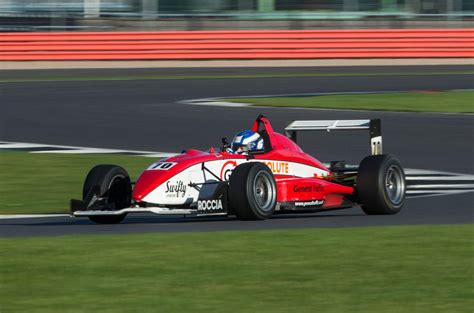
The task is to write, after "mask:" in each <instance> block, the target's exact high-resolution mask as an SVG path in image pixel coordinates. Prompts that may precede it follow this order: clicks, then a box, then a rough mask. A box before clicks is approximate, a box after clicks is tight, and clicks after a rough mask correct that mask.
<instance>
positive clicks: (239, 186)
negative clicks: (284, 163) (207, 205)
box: [229, 162, 277, 220]
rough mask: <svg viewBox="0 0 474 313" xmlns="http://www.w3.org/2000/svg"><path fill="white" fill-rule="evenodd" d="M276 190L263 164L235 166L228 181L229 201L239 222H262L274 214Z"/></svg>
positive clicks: (270, 175) (253, 163)
mask: <svg viewBox="0 0 474 313" xmlns="http://www.w3.org/2000/svg"><path fill="white" fill-rule="evenodd" d="M276 197H277V189H276V183H275V178H274V177H273V174H272V172H271V171H270V169H269V168H268V166H266V165H265V164H263V163H260V162H250V163H244V164H241V165H239V166H237V167H236V168H235V169H234V171H233V172H232V175H231V176H230V180H229V201H230V206H231V207H232V210H233V211H234V212H235V215H236V216H237V217H238V218H239V219H241V220H264V219H267V218H269V217H270V216H272V215H273V213H274V212H275V206H276Z"/></svg>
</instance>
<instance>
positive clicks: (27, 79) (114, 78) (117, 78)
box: [0, 71, 474, 83]
mask: <svg viewBox="0 0 474 313" xmlns="http://www.w3.org/2000/svg"><path fill="white" fill-rule="evenodd" d="M473 74H474V71H442V72H422V71H419V72H409V71H407V72H385V73H380V72H368V73H364V72H361V73H298V72H293V73H285V72H283V73H281V72H280V73H265V72H261V73H249V74H215V73H209V74H208V73H203V74H196V75H182V74H168V75H126V76H120V75H94V76H88V75H81V76H77V74H76V76H74V75H71V76H56V75H50V76H41V77H24V78H23V77H22V78H1V77H0V83H27V82H54V81H121V80H123V81H133V80H175V79H247V78H286V77H356V76H369V77H370V76H440V75H473Z"/></svg>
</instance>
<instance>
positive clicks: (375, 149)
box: [285, 119, 382, 155]
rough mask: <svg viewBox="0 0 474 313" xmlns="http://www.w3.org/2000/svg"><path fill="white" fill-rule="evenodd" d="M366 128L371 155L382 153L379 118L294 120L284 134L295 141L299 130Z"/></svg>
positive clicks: (328, 130)
mask: <svg viewBox="0 0 474 313" xmlns="http://www.w3.org/2000/svg"><path fill="white" fill-rule="evenodd" d="M314 130H325V131H327V132H330V131H333V130H368V131H369V138H370V150H371V153H372V155H377V154H382V126H381V121H380V119H372V120H320V121H294V122H292V123H291V124H290V125H288V126H286V128H285V135H286V136H287V137H288V138H290V139H291V140H293V141H294V142H296V138H297V136H296V134H297V133H298V132H301V131H314Z"/></svg>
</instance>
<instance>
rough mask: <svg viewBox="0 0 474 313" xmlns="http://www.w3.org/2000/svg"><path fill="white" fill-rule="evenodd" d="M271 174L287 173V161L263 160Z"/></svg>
mask: <svg viewBox="0 0 474 313" xmlns="http://www.w3.org/2000/svg"><path fill="white" fill-rule="evenodd" d="M264 163H265V164H266V165H267V166H268V167H269V168H270V170H271V171H272V173H273V174H288V173H289V172H288V162H278V161H266V162H264Z"/></svg>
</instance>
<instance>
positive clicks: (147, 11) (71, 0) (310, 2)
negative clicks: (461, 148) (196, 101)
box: [0, 0, 474, 31]
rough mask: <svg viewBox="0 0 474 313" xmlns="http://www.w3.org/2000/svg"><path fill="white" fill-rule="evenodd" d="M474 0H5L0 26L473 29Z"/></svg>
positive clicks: (11, 28)
mask: <svg viewBox="0 0 474 313" xmlns="http://www.w3.org/2000/svg"><path fill="white" fill-rule="evenodd" d="M473 18H474V0H412V1H408V0H0V31H47V30H219V29H308V28H310V29H315V28H319V29H324V28H331V29H334V28H433V27H434V28H437V27H440V28H441V27H442V28H446V27H453V28H455V27H456V28H457V27H468V26H469V25H472V22H473Z"/></svg>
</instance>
